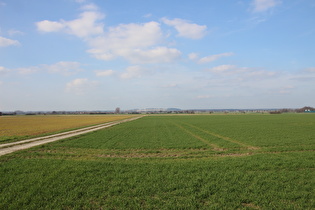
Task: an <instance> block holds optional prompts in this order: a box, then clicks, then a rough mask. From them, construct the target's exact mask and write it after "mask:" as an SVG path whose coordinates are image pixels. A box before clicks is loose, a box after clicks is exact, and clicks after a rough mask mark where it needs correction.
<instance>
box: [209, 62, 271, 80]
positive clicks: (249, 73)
mask: <svg viewBox="0 0 315 210" xmlns="http://www.w3.org/2000/svg"><path fill="white" fill-rule="evenodd" d="M207 71H209V72H212V73H215V74H217V75H222V76H232V77H233V76H234V77H238V78H239V79H240V80H243V79H248V78H251V79H254V78H256V79H263V78H269V77H273V76H275V75H276V73H275V72H272V71H264V70H257V69H255V68H248V67H237V66H235V65H220V66H216V67H213V68H211V69H208V70H207Z"/></svg>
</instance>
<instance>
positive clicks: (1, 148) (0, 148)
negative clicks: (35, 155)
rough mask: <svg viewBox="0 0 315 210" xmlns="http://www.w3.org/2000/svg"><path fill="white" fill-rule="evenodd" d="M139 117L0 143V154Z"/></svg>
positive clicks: (134, 118)
mask: <svg viewBox="0 0 315 210" xmlns="http://www.w3.org/2000/svg"><path fill="white" fill-rule="evenodd" d="M141 117H142V116H140V117H133V118H129V119H124V120H119V121H114V122H109V123H104V124H100V125H95V126H91V127H88V128H82V129H78V130H74V131H68V132H64V133H58V134H54V135H50V136H44V137H39V138H33V139H28V140H23V141H18V142H12V143H7V144H1V145H0V156H2V155H6V154H9V153H12V152H15V151H19V150H23V149H28V148H31V147H35V146H38V145H42V144H46V143H50V142H54V141H58V140H61V139H65V138H70V137H73V136H78V135H82V134H85V133H89V132H93V131H97V130H100V129H103V128H108V127H111V126H114V125H117V124H120V123H123V122H128V121H132V120H136V119H139V118H141Z"/></svg>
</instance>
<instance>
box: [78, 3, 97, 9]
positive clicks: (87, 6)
mask: <svg viewBox="0 0 315 210" xmlns="http://www.w3.org/2000/svg"><path fill="white" fill-rule="evenodd" d="M81 9H82V10H98V6H96V5H95V4H93V3H91V4H86V5H83V6H82V7H81Z"/></svg>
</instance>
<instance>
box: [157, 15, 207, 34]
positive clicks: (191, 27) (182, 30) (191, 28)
mask: <svg viewBox="0 0 315 210" xmlns="http://www.w3.org/2000/svg"><path fill="white" fill-rule="evenodd" d="M162 22H163V23H165V24H166V25H169V26H173V27H175V29H176V30H177V32H178V36H181V37H185V38H190V39H201V38H202V37H204V36H205V35H206V30H207V26H206V25H198V24H195V23H190V22H189V21H187V20H183V19H179V18H175V19H173V20H169V19H167V18H162Z"/></svg>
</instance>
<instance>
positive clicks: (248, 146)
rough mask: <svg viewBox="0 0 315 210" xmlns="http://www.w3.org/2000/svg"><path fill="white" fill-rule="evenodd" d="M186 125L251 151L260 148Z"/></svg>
mask: <svg viewBox="0 0 315 210" xmlns="http://www.w3.org/2000/svg"><path fill="white" fill-rule="evenodd" d="M184 124H185V125H187V126H190V127H192V128H195V129H197V130H200V131H202V132H204V133H207V134H210V135H212V136H215V137H217V138H220V139H223V140H225V141H228V142H232V143H235V144H238V145H240V146H243V147H246V148H247V149H249V150H257V149H259V147H254V146H252V145H248V144H244V143H242V142H239V141H237V140H235V139H232V138H230V137H227V136H222V135H220V134H217V133H214V132H210V131H207V130H204V129H201V128H199V127H197V126H194V125H191V124H188V123H184Z"/></svg>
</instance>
